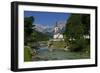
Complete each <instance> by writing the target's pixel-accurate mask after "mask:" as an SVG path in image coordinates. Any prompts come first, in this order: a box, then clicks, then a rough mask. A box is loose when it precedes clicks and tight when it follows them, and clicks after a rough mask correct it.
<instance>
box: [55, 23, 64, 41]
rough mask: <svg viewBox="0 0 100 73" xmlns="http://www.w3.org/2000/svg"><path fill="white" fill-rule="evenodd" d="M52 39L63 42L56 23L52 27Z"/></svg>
mask: <svg viewBox="0 0 100 73" xmlns="http://www.w3.org/2000/svg"><path fill="white" fill-rule="evenodd" d="M53 39H54V41H61V40H64V39H63V35H62V34H61V29H60V27H59V25H58V23H57V22H56V26H55V27H54V35H53Z"/></svg>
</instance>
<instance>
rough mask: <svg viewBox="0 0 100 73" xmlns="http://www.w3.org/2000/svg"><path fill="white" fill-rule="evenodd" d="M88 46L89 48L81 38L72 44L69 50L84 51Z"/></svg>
mask: <svg viewBox="0 0 100 73" xmlns="http://www.w3.org/2000/svg"><path fill="white" fill-rule="evenodd" d="M86 46H87V42H86V40H85V39H83V38H80V39H76V40H75V41H73V42H72V43H70V46H69V49H70V51H83V50H84V49H85V48H86Z"/></svg>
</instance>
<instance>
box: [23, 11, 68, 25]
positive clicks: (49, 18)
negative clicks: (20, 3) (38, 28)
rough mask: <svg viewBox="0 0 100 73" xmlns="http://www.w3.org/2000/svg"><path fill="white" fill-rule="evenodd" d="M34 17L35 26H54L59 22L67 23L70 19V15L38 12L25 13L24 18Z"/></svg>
mask: <svg viewBox="0 0 100 73" xmlns="http://www.w3.org/2000/svg"><path fill="white" fill-rule="evenodd" d="M29 16H33V17H34V18H35V21H34V23H33V24H36V25H41V24H42V25H44V26H50V27H51V26H54V24H55V23H56V22H58V21H67V19H68V18H69V17H70V14H69V13H58V12H36V11H24V17H29Z"/></svg>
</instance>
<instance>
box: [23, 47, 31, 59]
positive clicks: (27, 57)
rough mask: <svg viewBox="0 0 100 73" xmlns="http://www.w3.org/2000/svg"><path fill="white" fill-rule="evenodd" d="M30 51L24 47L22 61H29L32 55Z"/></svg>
mask: <svg viewBox="0 0 100 73" xmlns="http://www.w3.org/2000/svg"><path fill="white" fill-rule="evenodd" d="M30 49H31V48H29V47H24V61H31V59H32V55H31V51H30Z"/></svg>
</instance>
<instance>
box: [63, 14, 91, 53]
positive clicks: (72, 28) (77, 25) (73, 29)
mask: <svg viewBox="0 0 100 73" xmlns="http://www.w3.org/2000/svg"><path fill="white" fill-rule="evenodd" d="M89 31H90V15H89V14H72V15H71V16H70V18H69V19H68V21H67V24H66V30H65V32H64V38H65V42H66V43H67V45H68V46H69V50H71V51H83V49H85V48H86V47H87V45H90V43H89V42H88V43H87V40H86V39H84V38H83V36H84V35H89V33H90V32H89ZM70 39H71V40H70Z"/></svg>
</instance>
